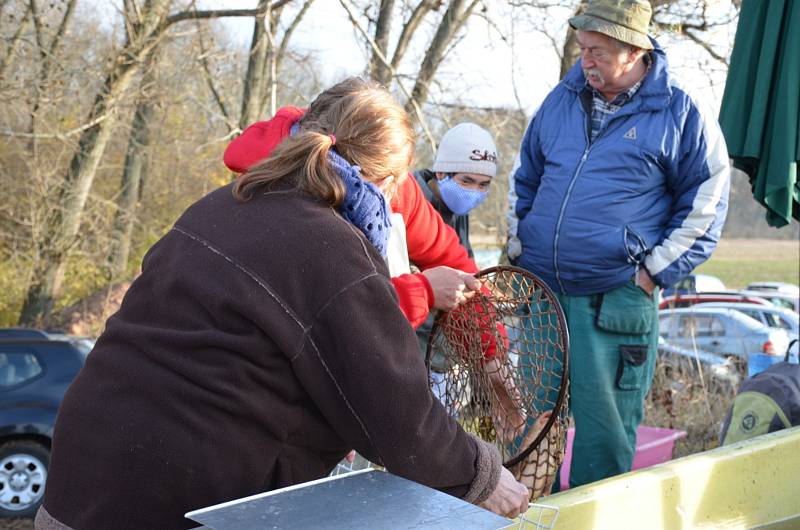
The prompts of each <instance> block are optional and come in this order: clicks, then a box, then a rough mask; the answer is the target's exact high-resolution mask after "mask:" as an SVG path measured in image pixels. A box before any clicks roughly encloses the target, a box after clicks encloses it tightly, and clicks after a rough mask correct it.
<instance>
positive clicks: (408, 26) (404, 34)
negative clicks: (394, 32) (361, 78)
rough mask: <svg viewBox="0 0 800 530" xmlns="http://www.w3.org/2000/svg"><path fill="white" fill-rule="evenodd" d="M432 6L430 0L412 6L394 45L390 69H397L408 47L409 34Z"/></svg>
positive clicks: (411, 33) (414, 30)
mask: <svg viewBox="0 0 800 530" xmlns="http://www.w3.org/2000/svg"><path fill="white" fill-rule="evenodd" d="M432 8H433V5H432V3H431V1H430V0H422V1H421V2H420V3H419V4H417V7H415V8H414V11H412V12H411V16H410V17H408V22H406V23H405V25H404V26H403V30H402V31H401V32H400V37H399V38H398V39H397V46H395V48H394V56H392V64H391V67H392V69H394V70H397V67H398V66H400V61H402V60H403V56H404V55H405V54H406V50H407V49H408V44H409V43H410V42H411V36H412V35H414V32H416V31H417V28H419V25H420V24H421V23H422V20H423V19H424V18H425V15H427V14H428V13H429V12H430V10H431V9H432Z"/></svg>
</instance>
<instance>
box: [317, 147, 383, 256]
mask: <svg viewBox="0 0 800 530" xmlns="http://www.w3.org/2000/svg"><path fill="white" fill-rule="evenodd" d="M328 163H329V164H330V165H331V167H332V168H333V169H334V171H336V173H337V174H338V175H339V176H340V177H342V182H344V187H345V189H346V190H347V194H346V195H345V198H344V201H343V202H342V204H341V205H340V206H339V213H341V214H342V216H344V218H345V219H347V220H348V221H350V223H352V224H353V225H354V226H355V227H356V228H358V229H359V230H361V231H362V232H363V233H364V235H365V236H367V239H368V240H369V242H370V243H372V245H373V246H374V247H375V248H376V249H378V252H380V253H381V256H383V257H386V251H387V248H388V241H389V232H390V231H391V228H392V221H391V217H390V212H389V207H388V204H387V203H386V198H385V197H384V196H383V193H381V190H380V189H378V187H377V186H376V185H375V184H373V183H372V182H368V181H366V180H364V179H363V178H361V168H360V167H358V166H354V165H351V164H350V163H349V162H347V160H345V159H344V158H342V157H341V156H340V155H339V153H337V152H336V151H335V150H334V149H333V148H332V149H331V150H330V151H328Z"/></svg>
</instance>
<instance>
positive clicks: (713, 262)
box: [697, 239, 800, 289]
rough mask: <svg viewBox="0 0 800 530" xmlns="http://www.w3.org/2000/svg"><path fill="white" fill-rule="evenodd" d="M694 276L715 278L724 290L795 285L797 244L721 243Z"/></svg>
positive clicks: (798, 270) (798, 260)
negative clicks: (752, 284) (771, 283)
mask: <svg viewBox="0 0 800 530" xmlns="http://www.w3.org/2000/svg"><path fill="white" fill-rule="evenodd" d="M697 272H701V273H704V274H711V275H713V276H717V277H718V278H719V279H720V280H722V281H723V283H725V286H726V287H729V288H732V289H740V288H742V287H745V286H746V285H747V284H748V283H750V282H755V281H778V282H789V283H794V284H797V283H798V276H799V275H800V241H787V240H774V239H728V240H722V241H720V243H719V246H718V247H717V250H716V251H715V252H714V255H713V256H711V259H710V260H708V261H707V262H706V263H704V264H703V265H701V266H700V267H699V268H698V269H697Z"/></svg>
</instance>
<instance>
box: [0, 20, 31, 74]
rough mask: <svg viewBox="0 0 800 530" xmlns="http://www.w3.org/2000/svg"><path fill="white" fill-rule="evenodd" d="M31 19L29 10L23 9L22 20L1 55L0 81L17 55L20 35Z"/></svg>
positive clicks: (20, 40)
mask: <svg viewBox="0 0 800 530" xmlns="http://www.w3.org/2000/svg"><path fill="white" fill-rule="evenodd" d="M30 18H31V9H30V6H28V7H27V8H26V9H25V14H24V15H23V16H22V20H20V22H19V26H17V30H16V31H15V32H14V35H12V36H11V40H10V42H9V43H8V46H6V49H5V50H4V51H5V54H3V57H2V59H0V79H3V77H4V75H5V73H6V70H7V69H8V67H9V66H11V63H12V62H14V56H15V55H16V54H17V50H18V49H19V46H20V44H21V42H22V39H21V37H22V33H23V32H24V31H25V26H27V25H28V20H30Z"/></svg>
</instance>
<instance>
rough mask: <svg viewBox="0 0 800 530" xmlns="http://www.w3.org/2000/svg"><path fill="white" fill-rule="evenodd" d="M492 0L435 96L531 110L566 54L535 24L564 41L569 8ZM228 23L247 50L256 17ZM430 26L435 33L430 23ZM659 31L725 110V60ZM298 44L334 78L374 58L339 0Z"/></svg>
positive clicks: (318, 8)
mask: <svg viewBox="0 0 800 530" xmlns="http://www.w3.org/2000/svg"><path fill="white" fill-rule="evenodd" d="M95 2H96V5H97V7H98V8H99V9H101V10H108V12H109V14H111V13H113V12H114V11H115V10H118V9H119V7H118V5H117V4H120V3H121V1H120V0H114V1H113V2H107V1H102V0H95ZM485 3H486V5H487V6H489V7H490V9H489V12H488V16H491V17H492V24H491V25H490V24H487V22H486V20H485V19H484V18H481V17H476V16H473V17H472V18H471V19H470V21H469V23H468V25H467V27H466V29H465V30H462V32H461V36H460V40H459V41H458V45H457V46H456V47H455V48H454V50H453V51H452V52H451V53H450V54H449V55H448V56H447V58H446V59H445V61H444V62H443V63H442V65H441V66H440V67H439V70H438V72H437V80H438V81H440V83H441V85H440V86H441V87H446V88H441V89H440V88H434V89H433V90H432V94H431V98H432V99H433V101H436V102H445V103H456V102H458V103H466V104H469V105H474V106H479V107H498V106H499V107H513V108H518V107H522V108H523V110H525V112H526V113H528V114H530V113H531V112H533V110H534V109H535V108H536V107H537V106H538V104H539V103H540V102H541V101H542V99H544V97H545V96H546V95H547V93H548V92H549V91H550V90H551V89H552V88H553V87H554V86H555V84H556V83H557V81H558V74H559V59H558V56H557V55H556V53H555V51H554V47H553V44H552V41H551V40H549V38H548V37H546V36H545V35H544V34H543V33H541V32H539V31H535V30H534V29H532V26H533V25H536V26H538V27H540V28H546V29H547V31H548V33H550V34H551V35H553V36H554V37H556V38H557V39H558V40H559V41H561V40H563V36H564V34H565V32H566V20H567V18H568V17H569V11H568V10H564V9H561V10H559V9H553V10H551V11H550V17H548V18H541V17H540V18H539V19H536V20H530V17H527V16H526V13H524V12H520V11H518V10H517V11H514V12H510V11H509V10H508V8H507V7H505V6H506V3H505V2H501V1H500V0H486V2H485ZM727 4H728V1H727V0H711V5H712V8H713V7H714V6H717V7H718V8H719V9H725V7H726V6H727ZM256 5H257V0H198V6H199V8H201V9H203V8H205V9H210V8H229V9H252V8H254V7H256ZM504 10H505V11H504ZM114 18H115V19H116V18H118V17H114ZM222 24H223V25H224V27H225V28H227V30H228V33H229V35H230V38H231V40H232V41H233V42H235V43H237V44H238V45H240V46H241V47H242V48H243V49H246V48H247V47H248V46H249V44H250V39H251V36H252V27H253V23H252V20H251V19H243V18H240V19H225V20H224V21H223V22H222ZM399 26H400V23H399V21H398V22H396V23H395V30H396V31H399V29H398V28H399ZM512 29H513V30H514V31H512ZM426 30H427V31H428V34H432V31H433V29H432V28H431V27H428V28H426ZM734 31H735V27H726V28H721V29H720V30H719V31H718V32H717V33H716V34H715V35H714V42H715V44H716V45H718V47H717V48H716V49H717V51H719V52H721V53H723V54H727V51H728V46H729V44H731V43H732V36H733V32H734ZM500 32H502V33H503V34H505V35H513V36H514V40H511V39H506V40H503V39H501V37H500ZM395 38H396V35H395V36H393V39H395ZM658 38H659V41H660V42H661V44H662V46H664V47H665V48H666V50H667V53H668V57H669V59H670V62H671V65H672V66H673V70H674V71H675V72H676V73H677V75H678V76H679V77H680V78H682V79H683V80H684V81H685V82H686V84H688V85H689V86H690V87H691V88H694V89H696V90H698V91H699V92H700V93H701V94H702V95H703V97H704V98H705V99H707V101H708V102H709V103H710V104H711V105H712V107H713V108H716V109H718V108H719V102H720V100H721V98H722V91H723V89H724V81H725V68H724V65H722V64H721V63H719V62H718V61H716V60H714V59H712V58H711V57H710V55H708V54H707V53H706V52H705V51H703V50H702V49H700V48H699V47H698V46H696V45H694V44H691V43H690V42H688V41H686V40H685V39H672V38H669V36H667V35H662V36H659V37H658ZM428 40H429V39H425V40H424V42H423V41H422V40H420V41H419V42H420V44H421V46H418V47H417V48H416V49H412V50H411V51H410V52H409V54H408V55H409V59H408V61H407V62H406V64H404V65H402V66H401V73H403V72H404V71H405V72H408V73H412V72H413V71H415V68H416V66H417V64H418V63H419V61H420V60H421V55H422V52H423V48H424V46H425V45H427V41H428ZM292 47H293V48H295V49H297V50H303V51H309V52H313V55H314V56H315V57H317V59H318V60H319V63H320V64H321V65H323V66H322V67H323V72H321V73H322V78H323V80H324V81H326V82H329V83H334V82H336V81H337V80H339V79H341V78H342V77H345V76H346V75H353V74H360V73H363V71H364V65H365V64H366V62H367V60H368V57H367V56H366V53H365V50H364V48H363V45H362V41H361V39H360V36H359V35H358V34H357V33H356V31H355V30H354V28H353V26H352V25H351V24H350V21H349V19H348V18H347V14H346V11H345V10H344V8H343V7H342V6H341V4H340V3H339V1H338V0H316V2H315V3H314V4H313V7H312V8H311V10H310V11H309V13H308V14H307V15H306V17H305V19H304V20H303V23H302V24H301V26H300V27H298V29H297V31H296V32H295V34H294V35H293V38H292ZM405 86H406V87H407V88H408V90H409V91H410V89H411V87H412V86H413V80H412V79H406V80H405Z"/></svg>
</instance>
